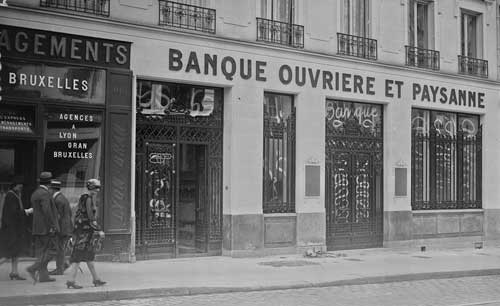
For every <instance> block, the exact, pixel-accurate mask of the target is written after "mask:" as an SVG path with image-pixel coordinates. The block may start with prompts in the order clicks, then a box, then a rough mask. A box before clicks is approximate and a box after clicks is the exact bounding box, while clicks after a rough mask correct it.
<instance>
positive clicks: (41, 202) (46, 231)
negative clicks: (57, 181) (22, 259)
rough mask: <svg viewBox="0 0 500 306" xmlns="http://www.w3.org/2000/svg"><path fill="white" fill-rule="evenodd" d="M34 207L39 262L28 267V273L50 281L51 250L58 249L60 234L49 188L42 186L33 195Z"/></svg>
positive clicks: (36, 252) (32, 205)
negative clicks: (58, 236)
mask: <svg viewBox="0 0 500 306" xmlns="http://www.w3.org/2000/svg"><path fill="white" fill-rule="evenodd" d="M31 207H33V238H34V240H35V254H36V257H37V260H36V261H35V263H34V264H33V265H31V266H29V267H28V271H29V272H30V273H32V272H36V271H38V272H39V280H40V281H44V280H47V279H49V275H48V271H47V264H48V263H49V261H50V259H51V257H52V254H50V251H51V249H53V248H55V249H57V241H56V236H55V235H56V234H57V233H59V231H60V229H59V222H58V217H57V210H56V207H55V205H54V201H53V200H52V195H51V194H50V192H49V190H48V188H47V187H46V186H44V185H40V186H39V187H38V188H37V189H36V190H35V191H34V192H33V194H32V195H31Z"/></svg>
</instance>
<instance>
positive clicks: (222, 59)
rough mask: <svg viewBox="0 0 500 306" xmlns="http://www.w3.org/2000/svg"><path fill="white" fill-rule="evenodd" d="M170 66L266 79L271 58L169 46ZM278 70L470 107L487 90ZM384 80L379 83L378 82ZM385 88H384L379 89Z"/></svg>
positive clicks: (287, 77) (316, 84)
mask: <svg viewBox="0 0 500 306" xmlns="http://www.w3.org/2000/svg"><path fill="white" fill-rule="evenodd" d="M168 61H169V62H168V69H169V70H170V71H180V72H185V73H196V74H202V75H206V76H217V75H221V76H222V77H224V78H225V79H226V80H228V81H233V80H234V79H237V78H239V79H242V80H251V79H253V80H255V81H258V82H267V81H268V79H269V77H268V73H267V69H268V62H266V61H260V60H254V59H248V58H234V57H232V56H223V55H219V54H213V53H197V52H196V51H190V52H183V51H181V50H179V49H174V48H170V49H169V52H168ZM271 69H272V70H273V71H277V76H276V77H277V80H276V81H279V82H280V83H281V84H283V85H294V86H298V87H310V88H320V89H323V90H329V91H335V92H341V93H351V94H357V95H365V96H370V97H371V96H374V95H376V94H382V95H384V96H385V97H386V98H396V99H402V98H403V97H409V98H410V99H412V101H417V102H422V103H434V104H440V105H452V106H461V107H467V108H479V109H481V108H485V103H486V102H485V93H484V92H482V91H475V90H468V89H463V88H453V87H449V86H442V85H441V84H439V85H438V84H428V83H423V82H419V81H411V80H407V79H406V80H401V79H399V80H398V79H388V78H383V79H380V78H376V77H375V76H371V75H359V74H355V73H351V72H349V71H332V70H327V69H322V68H317V67H309V66H297V65H296V66H293V65H288V64H282V65H280V66H278V67H273V68H271ZM377 83H381V84H380V86H376V84H377ZM377 88H382V91H383V92H380V93H379V92H377Z"/></svg>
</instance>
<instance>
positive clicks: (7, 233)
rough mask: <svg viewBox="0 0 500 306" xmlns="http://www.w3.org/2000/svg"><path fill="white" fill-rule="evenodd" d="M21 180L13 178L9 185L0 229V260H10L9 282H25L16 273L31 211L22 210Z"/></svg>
mask: <svg viewBox="0 0 500 306" xmlns="http://www.w3.org/2000/svg"><path fill="white" fill-rule="evenodd" d="M23 183H24V182H23V179H22V178H20V177H15V178H14V180H13V181H12V183H11V184H10V187H9V191H7V193H6V195H5V199H4V206H3V212H2V222H1V224H2V227H1V229H0V258H7V259H10V260H11V265H12V268H11V272H10V274H9V278H10V279H11V280H25V279H26V278H24V277H21V276H20V275H19V272H18V268H17V266H18V262H19V261H18V259H19V256H20V255H21V252H22V251H23V249H24V246H25V244H26V239H27V235H26V233H27V232H26V221H27V220H26V216H27V215H29V214H31V213H32V212H33V209H32V208H30V209H24V206H23V203H22V201H21V192H22V190H23Z"/></svg>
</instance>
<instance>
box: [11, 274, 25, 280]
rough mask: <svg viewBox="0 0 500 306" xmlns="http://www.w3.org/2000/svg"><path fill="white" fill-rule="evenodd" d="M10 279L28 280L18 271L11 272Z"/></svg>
mask: <svg viewBox="0 0 500 306" xmlns="http://www.w3.org/2000/svg"><path fill="white" fill-rule="evenodd" d="M9 277H10V280H26V278H24V277H21V276H19V274H17V273H10V274H9Z"/></svg>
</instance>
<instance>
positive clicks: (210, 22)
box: [160, 0, 216, 34]
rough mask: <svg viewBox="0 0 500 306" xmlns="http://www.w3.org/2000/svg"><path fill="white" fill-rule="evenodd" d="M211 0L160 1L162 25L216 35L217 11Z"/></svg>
mask: <svg viewBox="0 0 500 306" xmlns="http://www.w3.org/2000/svg"><path fill="white" fill-rule="evenodd" d="M208 2H209V0H176V1H166V0H160V25H166V26H169V27H173V28H181V29H187V30H193V31H198V32H205V33H211V34H215V21H216V11H215V10H214V9H211V8H209V3H208Z"/></svg>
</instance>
